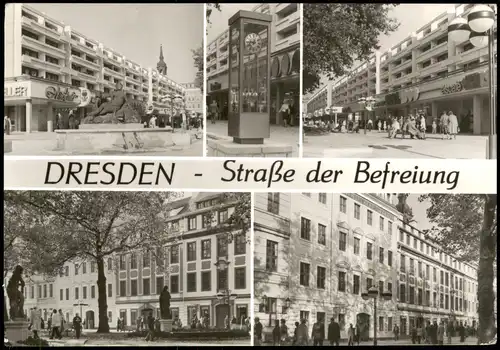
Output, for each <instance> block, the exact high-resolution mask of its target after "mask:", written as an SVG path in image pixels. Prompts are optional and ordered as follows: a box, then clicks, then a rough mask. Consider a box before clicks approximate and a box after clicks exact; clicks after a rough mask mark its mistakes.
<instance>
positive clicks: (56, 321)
mask: <svg viewBox="0 0 500 350" xmlns="http://www.w3.org/2000/svg"><path fill="white" fill-rule="evenodd" d="M50 323H51V325H52V332H51V334H50V339H54V337H56V338H57V339H62V335H61V332H60V328H61V316H60V315H59V314H58V313H57V310H56V309H54V311H53V312H52V316H51V322H50Z"/></svg>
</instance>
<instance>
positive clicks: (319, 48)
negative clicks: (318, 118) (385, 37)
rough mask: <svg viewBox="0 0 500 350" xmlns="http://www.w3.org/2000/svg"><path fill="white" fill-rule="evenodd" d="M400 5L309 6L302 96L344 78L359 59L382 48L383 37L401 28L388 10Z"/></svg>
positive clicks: (304, 30) (305, 31) (330, 4)
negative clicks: (322, 83) (323, 80)
mask: <svg viewBox="0 0 500 350" xmlns="http://www.w3.org/2000/svg"><path fill="white" fill-rule="evenodd" d="M394 6H397V4H337V3H324V4H321V3H317V4H307V6H304V11H303V24H304V29H303V45H304V46H303V71H302V75H303V93H304V94H307V93H310V92H312V91H314V90H316V89H317V88H319V87H320V79H321V76H326V77H328V79H329V80H334V79H335V78H338V77H341V76H344V75H345V74H346V73H347V71H348V70H349V69H350V68H351V67H352V65H353V63H354V62H355V61H356V60H362V61H364V60H366V59H367V58H368V57H369V56H370V54H371V53H372V52H373V51H374V50H377V49H379V44H378V38H379V36H380V34H389V33H391V32H393V31H395V30H396V29H397V28H398V25H399V24H398V23H397V21H396V20H395V19H393V18H390V17H389V11H390V9H391V8H393V7H394Z"/></svg>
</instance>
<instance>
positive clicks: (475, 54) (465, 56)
mask: <svg viewBox="0 0 500 350" xmlns="http://www.w3.org/2000/svg"><path fill="white" fill-rule="evenodd" d="M496 45H497V43H496V42H495V45H494V47H496ZM480 57H488V47H483V48H473V49H471V50H469V51H466V52H462V53H460V54H458V55H456V56H455V57H451V58H450V63H467V62H470V61H474V60H476V59H479V58H480ZM486 61H487V59H486Z"/></svg>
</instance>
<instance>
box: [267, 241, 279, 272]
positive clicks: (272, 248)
mask: <svg viewBox="0 0 500 350" xmlns="http://www.w3.org/2000/svg"><path fill="white" fill-rule="evenodd" d="M266 271H269V272H276V271H278V242H274V241H270V240H268V241H267V244H266Z"/></svg>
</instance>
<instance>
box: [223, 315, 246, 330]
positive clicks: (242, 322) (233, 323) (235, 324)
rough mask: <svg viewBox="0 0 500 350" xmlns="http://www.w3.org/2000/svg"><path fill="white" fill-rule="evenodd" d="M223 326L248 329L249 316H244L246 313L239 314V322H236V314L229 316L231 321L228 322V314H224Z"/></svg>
mask: <svg viewBox="0 0 500 350" xmlns="http://www.w3.org/2000/svg"><path fill="white" fill-rule="evenodd" d="M224 328H225V329H243V330H247V331H248V330H250V317H246V315H241V317H240V322H239V323H238V319H237V318H236V316H233V317H232V318H231V322H229V315H226V317H225V318H224Z"/></svg>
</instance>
